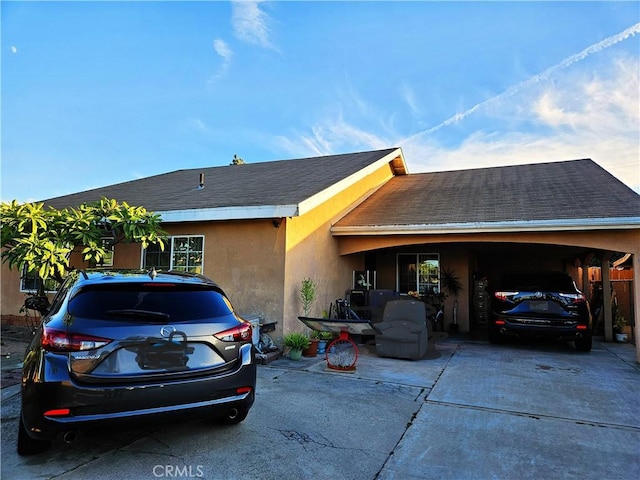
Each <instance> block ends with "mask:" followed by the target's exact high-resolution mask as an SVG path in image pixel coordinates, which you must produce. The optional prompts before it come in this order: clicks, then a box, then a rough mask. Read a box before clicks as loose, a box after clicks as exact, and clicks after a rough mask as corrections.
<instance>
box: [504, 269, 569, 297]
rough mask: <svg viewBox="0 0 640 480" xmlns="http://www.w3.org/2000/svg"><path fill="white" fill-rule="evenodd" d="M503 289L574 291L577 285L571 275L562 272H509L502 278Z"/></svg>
mask: <svg viewBox="0 0 640 480" xmlns="http://www.w3.org/2000/svg"><path fill="white" fill-rule="evenodd" d="M502 289H503V290H517V291H521V292H522V291H524V292H536V291H545V292H562V293H573V292H575V291H576V286H575V284H574V283H573V280H572V279H571V277H570V276H569V275H567V274H565V273H560V272H544V273H541V272H533V273H528V272H526V273H507V274H505V275H504V277H503V278H502Z"/></svg>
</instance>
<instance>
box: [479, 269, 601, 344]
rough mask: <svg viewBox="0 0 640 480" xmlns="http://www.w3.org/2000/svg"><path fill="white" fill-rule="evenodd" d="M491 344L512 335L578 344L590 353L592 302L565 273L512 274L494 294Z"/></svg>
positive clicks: (490, 334)
mask: <svg viewBox="0 0 640 480" xmlns="http://www.w3.org/2000/svg"><path fill="white" fill-rule="evenodd" d="M488 333H489V341H490V342H492V343H499V342H500V341H502V340H503V339H504V338H506V337H509V336H518V337H546V338H556V339H562V340H570V341H573V342H575V347H576V350H579V351H583V352H589V351H591V345H592V321H591V312H590V310H589V303H588V302H587V299H586V297H585V296H584V294H583V293H582V292H581V291H580V290H578V288H577V287H576V284H575V283H574V282H573V280H572V279H571V277H570V276H569V275H568V274H567V273H564V272H509V273H506V274H504V276H503V278H502V282H501V283H500V285H499V287H498V289H497V290H496V291H494V292H493V294H492V302H491V319H490V322H489V332H488Z"/></svg>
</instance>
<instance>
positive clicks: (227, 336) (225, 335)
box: [214, 323, 252, 342]
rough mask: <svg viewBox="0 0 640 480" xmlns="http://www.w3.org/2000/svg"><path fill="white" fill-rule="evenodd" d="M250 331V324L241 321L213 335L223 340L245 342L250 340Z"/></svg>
mask: <svg viewBox="0 0 640 480" xmlns="http://www.w3.org/2000/svg"><path fill="white" fill-rule="evenodd" d="M251 333H252V332H251V324H250V323H242V324H240V325H238V326H237V327H233V328H230V329H229V330H225V331H224V332H220V333H216V334H215V335H214V336H215V337H216V338H217V339H218V340H222V341H223V342H246V341H247V340H251Z"/></svg>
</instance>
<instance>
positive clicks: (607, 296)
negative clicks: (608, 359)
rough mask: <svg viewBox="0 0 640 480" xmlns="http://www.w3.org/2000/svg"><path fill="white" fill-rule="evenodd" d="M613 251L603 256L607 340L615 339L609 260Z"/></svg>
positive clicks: (605, 333) (603, 303)
mask: <svg viewBox="0 0 640 480" xmlns="http://www.w3.org/2000/svg"><path fill="white" fill-rule="evenodd" d="M611 255H612V253H611V252H607V253H605V254H604V255H603V256H602V266H601V267H600V269H601V272H602V309H603V312H602V313H603V315H604V316H603V317H602V318H603V319H604V339H605V341H607V342H612V341H613V322H612V320H611V281H610V276H609V268H610V267H609V262H610V261H611Z"/></svg>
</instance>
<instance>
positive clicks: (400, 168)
mask: <svg viewBox="0 0 640 480" xmlns="http://www.w3.org/2000/svg"><path fill="white" fill-rule="evenodd" d="M387 163H388V164H389V165H390V166H391V169H392V170H393V174H394V175H407V174H408V169H407V163H406V162H405V159H404V155H403V154H402V149H401V148H396V149H394V150H393V151H392V152H391V153H388V154H387V155H385V156H384V157H381V158H379V159H378V160H376V161H375V162H373V163H371V164H369V165H367V166H366V167H364V168H363V169H361V170H358V171H357V172H355V173H354V174H352V175H349V176H348V177H346V178H343V179H342V180H340V181H339V182H336V183H334V184H333V185H331V186H330V187H329V188H325V189H324V190H322V191H321V192H318V193H316V194H315V195H313V196H311V197H309V198H306V199H305V200H303V201H302V202H300V204H299V214H300V215H302V214H304V213H306V212H309V211H310V210H313V209H314V208H315V207H317V206H318V205H321V204H322V203H324V202H326V201H327V200H329V199H331V198H333V197H334V196H335V195H337V194H338V193H339V192H341V191H343V190H345V189H347V188H348V187H350V186H351V185H353V184H355V183H357V182H358V181H360V180H361V179H362V178H364V177H366V176H367V175H370V174H371V173H373V172H375V171H376V170H377V169H379V168H380V167H382V166H383V165H384V164H387Z"/></svg>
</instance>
